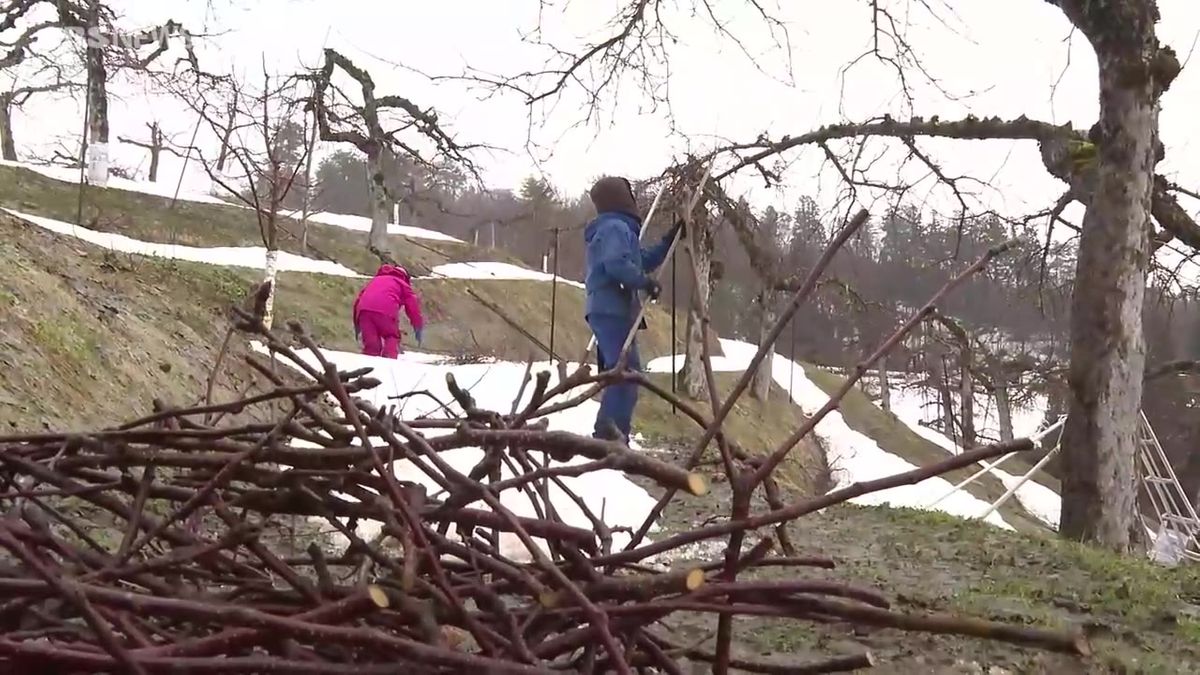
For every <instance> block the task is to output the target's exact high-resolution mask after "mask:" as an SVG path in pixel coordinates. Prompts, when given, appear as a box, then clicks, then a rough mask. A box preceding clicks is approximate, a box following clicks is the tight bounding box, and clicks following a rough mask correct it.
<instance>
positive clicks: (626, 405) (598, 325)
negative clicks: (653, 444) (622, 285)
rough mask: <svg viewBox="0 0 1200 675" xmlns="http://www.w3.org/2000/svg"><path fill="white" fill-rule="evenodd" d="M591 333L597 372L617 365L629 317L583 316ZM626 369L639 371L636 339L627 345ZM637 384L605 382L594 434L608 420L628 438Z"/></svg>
mask: <svg viewBox="0 0 1200 675" xmlns="http://www.w3.org/2000/svg"><path fill="white" fill-rule="evenodd" d="M587 322H588V325H589V326H591V328H592V334H593V335H595V336H596V355H597V357H598V359H597V360H598V362H599V366H600V370H601V371H605V370H610V369H611V368H613V367H614V366H616V365H617V357H618V356H620V355H621V347H622V346H624V345H625V337H626V336H627V335H629V329H630V328H631V327H632V326H633V318H632V317H626V316H609V315H599V316H596V315H593V316H588V317H587ZM625 366H626V368H628V369H629V370H641V369H642V363H641V360H640V358H639V357H638V349H637V340H636V339H635V340H634V341H633V344H631V345H629V355H628V357H627V358H626V360H625ZM637 399H638V385H636V384H634V383H633V382H620V383H617V384H613V385H609V386H608V387H607V388H605V390H604V393H603V394H601V395H600V412H599V413H597V414H596V426H595V433H594V435H595V436H601V435H603V431H604V429H605V428H606V427H607V426H608V425H609V424H610V423H611V424H612V425H613V426H615V427H616V428H617V430H618V431H620V432H621V433H622V434H623V435H624V437H625V440H626V441H628V440H629V435H630V429H631V428H632V426H633V409H634V408H636V407H637Z"/></svg>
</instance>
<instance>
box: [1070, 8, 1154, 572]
mask: <svg viewBox="0 0 1200 675" xmlns="http://www.w3.org/2000/svg"><path fill="white" fill-rule="evenodd" d="M1059 5H1060V7H1061V8H1062V9H1063V11H1064V12H1065V13H1066V14H1067V16H1068V18H1070V19H1071V22H1072V23H1074V24H1075V25H1076V26H1077V27H1079V29H1080V30H1081V31H1082V32H1083V33H1084V34H1085V35H1086V36H1087V37H1088V40H1089V41H1090V42H1091V43H1092V46H1093V48H1094V49H1095V51H1096V57H1097V62H1098V65H1099V80H1100V121H1099V123H1098V130H1099V132H1100V133H1099V138H1098V143H1096V145H1097V146H1098V147H1097V150H1098V155H1097V166H1096V181H1097V183H1096V190H1095V192H1094V194H1093V195H1092V200H1091V202H1090V203H1089V204H1088V205H1087V209H1086V211H1085V214H1084V219H1083V232H1082V235H1081V237H1080V241H1079V254H1078V259H1077V262H1076V276H1075V285H1074V293H1073V296H1072V299H1071V327H1070V334H1071V362H1070V368H1069V375H1068V383H1069V390H1070V391H1069V395H1068V396H1069V402H1068V406H1069V407H1068V416H1067V422H1066V425H1065V428H1064V430H1063V436H1062V456H1063V462H1064V465H1065V466H1064V471H1063V476H1062V497H1063V499H1062V516H1061V523H1060V527H1059V531H1060V533H1061V534H1062V535H1063V536H1065V537H1067V538H1070V539H1075V540H1081V541H1086V542H1091V543H1096V544H1099V545H1102V546H1104V547H1106V548H1110V549H1114V550H1118V551H1128V550H1129V548H1130V544H1131V541H1130V528H1131V526H1132V525H1133V522H1134V518H1135V505H1136V496H1137V488H1136V476H1135V471H1134V467H1135V458H1136V452H1137V444H1136V436H1137V429H1138V411H1139V409H1140V407H1141V398H1142V373H1143V370H1144V367H1145V336H1144V335H1143V333H1142V309H1143V299H1144V296H1145V290H1146V274H1147V271H1148V268H1149V262H1150V237H1149V234H1150V206H1151V195H1152V191H1153V187H1154V166H1155V163H1156V151H1155V142H1156V140H1157V133H1158V96H1159V94H1160V93H1161V91H1162V88H1163V87H1165V86H1166V85H1169V79H1168V80H1167V81H1166V82H1165V83H1163V82H1159V81H1158V80H1159V77H1158V76H1157V74H1156V61H1157V59H1158V57H1159V56H1160V54H1161V52H1162V50H1160V49H1159V46H1158V41H1157V39H1156V37H1155V33H1154V23H1155V21H1156V20H1157V15H1158V12H1157V8H1156V6H1155V3H1154V2H1153V0H1104V2H1095V1H1094V0H1093V1H1088V0H1061V2H1060V3H1059ZM1176 65H1177V62H1176Z"/></svg>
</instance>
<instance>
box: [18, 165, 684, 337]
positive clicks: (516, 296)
mask: <svg viewBox="0 0 1200 675" xmlns="http://www.w3.org/2000/svg"><path fill="white" fill-rule="evenodd" d="M0 206H6V207H9V208H13V209H16V210H19V211H23V212H26V213H31V214H33V215H40V216H44V217H47V218H55V219H58V220H63V221H66V222H74V221H75V217H76V211H77V208H78V188H77V187H76V186H74V185H72V184H69V183H65V182H63V181H58V180H54V179H52V178H48V177H46V176H43V175H41V174H39V173H36V172H34V171H30V170H28V169H23V168H19V167H12V166H0ZM83 212H84V218H83V222H84V225H85V226H87V227H89V228H91V229H95V230H99V231H102V232H114V233H118V234H123V235H125V236H128V237H132V238H135V239H141V240H143V241H151V242H159V243H178V244H184V245H189V246H261V245H262V239H261V237H260V235H259V230H258V224H257V221H256V220H255V218H254V215H253V212H251V211H250V210H248V209H243V208H238V207H235V206H223V205H217V204H200V203H192V202H183V201H181V202H178V203H177V204H175V205H174V206H172V205H171V200H170V199H166V198H163V197H158V196H154V195H146V194H142V193H138V192H129V191H125V190H116V189H87V190H85V192H84V211H83ZM281 230H282V231H283V233H284V234H283V236H282V242H281V247H282V249H283V250H285V251H289V252H292V253H296V254H301V255H308V256H309V257H316V258H327V259H330V260H335V261H337V262H339V263H341V264H343V265H346V266H347V267H350V268H351V269H355V270H358V271H359V272H362V273H366V274H369V273H370V272H372V271H373V270H374V269H375V267H376V266H377V264H378V261H377V260H376V259H375V258H374V256H372V255H371V254H370V253H368V252H367V250H366V243H367V238H366V234H365V233H362V232H355V231H352V230H347V229H345V228H340V227H335V226H332V225H322V224H319V223H312V224H310V225H309V237H308V239H309V243H310V250H309V251H308V252H307V253H305V252H304V251H303V250H302V248H301V246H300V244H299V232H300V227H299V223H297V222H295V221H291V220H287V219H284V220H283V221H282V224H281ZM389 239H390V249H391V253H392V254H393V256H394V257H395V258H396V259H397V260H398V261H399V262H400V263H401V264H403V265H405V266H406V267H408V268H410V269H411V270H413V271H414V273H415V274H425V273H426V272H428V270H429V269H431V268H432V267H434V266H436V265H441V264H444V263H448V262H469V261H485V260H487V261H501V262H509V263H513V264H518V261H517V260H516V259H515V258H513V257H512V256H509V255H507V254H505V253H504V252H502V251H497V250H493V249H486V250H485V249H478V248H475V247H473V246H470V245H467V244H460V243H455V242H445V241H433V240H424V239H412V238H408V237H403V236H399V235H391V236H390V237H389ZM72 246H73V247H74V248H76V249H79V250H93V251H99V249H97V248H95V247H91V246H90V245H88V244H85V243H82V242H73V243H72ZM199 267H200V266H188V267H187V269H188V273H189V274H192V275H199V276H200V277H204V278H205V279H207V281H208V282H211V283H213V284H214V285H216V286H221V287H223V288H227V289H237V290H236V291H235V292H233V293H232V295H234V296H236V297H237V298H240V297H241V294H242V293H244V290H241V289H242V284H245V285H251V284H253V282H254V281H255V279H256V278H257V275H256V274H255V273H254V272H253V271H252V270H243V269H236V268H214V267H212V266H208V267H209V269H207V270H200V269H198V268H199ZM197 283H206V282H205V281H201V280H197ZM361 284H362V281H361V280H354V279H342V278H336V277H325V276H318V275H304V274H286V273H285V274H283V275H281V279H280V281H279V285H278V298H279V299H278V302H279V303H280V315H281V316H282V317H284V318H295V319H300V320H302V321H304V322H305V324H306V325H307V326H308V327H309V328H310V329H311V330H312V332H313V333H314V335H315V336H316V337H317V338H318V339H319V340H320V341H321V342H322V343H323V344H325V345H328V346H330V347H332V348H337V349H354V335H353V329H352V327H351V324H350V305H351V303H352V302H353V301H354V296H355V294H356V293H357V292H358V289H359V287H360V286H361ZM416 285H417V289H418V290H419V291H420V292H421V294H422V296H423V300H424V305H425V312H426V315H427V319H428V320H429V322H430V325H429V327H428V329H427V330H426V333H427V336H426V345H425V346H426V348H428V349H430V350H432V351H437V352H446V353H453V354H468V353H473V354H481V355H487V356H495V357H499V358H505V359H514V360H523V359H527V358H529V357H530V356H531V355H533V354H535V353H536V352H537V347H535V346H534V345H533V343H531V342H530V341H529V340H528V339H527V338H525V337H524V336H522V335H521V333H520V332H519V331H517V330H514V329H513V328H512V327H511V326H510V325H509V324H508V322H506V321H505V320H503V319H501V318H500V317H499V316H497V315H496V314H495V313H494V312H493V311H491V310H489V309H487V308H486V307H485V306H484V305H482V304H480V303H479V302H478V301H477V300H475V299H474V298H472V297H471V295H470V294H469V293H467V289H472V290H474V291H475V292H476V293H478V294H479V295H480V296H482V297H484V298H485V299H487V300H490V301H491V302H493V303H494V304H496V305H499V306H500V307H501V309H502V310H503V311H504V312H505V314H506V315H508V317H509V318H510V319H512V320H513V321H514V322H516V323H517V324H519V325H521V326H522V327H523V328H525V330H527V331H529V332H530V333H532V334H533V335H535V336H536V337H538V339H540V340H541V341H542V343H543V344H546V345H548V344H549V342H550V311H549V310H550V296H551V288H550V284H547V283H544V282H538V281H516V282H514V281H494V280H469V281H468V280H457V279H456V280H420V281H418V282H417V283H416ZM199 299H207V297H206V294H202V295H201V296H200V298H199ZM224 302H225V300H224V299H222V303H224ZM557 303H558V304H557V307H556V310H555V312H554V318H555V322H554V324H555V328H554V337H555V345H554V348H555V351H556V352H558V353H560V354H562V355H563V356H564V357H566V358H571V359H574V358H577V357H578V355H579V354H581V353H582V352H583V349H584V347H585V346H586V344H587V338H588V336H589V335H590V333H589V332H588V328H587V326H586V324H585V323H584V321H583V294H582V291H580V290H579V289H578V288H575V287H572V286H567V285H560V286H559V287H558V293H557ZM647 322H648V324H649V330H647V331H644V332H643V333H642V334H641V336H640V344H641V349H642V352H643V354H645V355H646V358H653V357H655V356H661V355H665V354H667V353H669V347H670V316H669V315H668V314H667V313H665V312H663V311H662V310H661V308H659V307H651V308H650V310H649V311H648V315H647Z"/></svg>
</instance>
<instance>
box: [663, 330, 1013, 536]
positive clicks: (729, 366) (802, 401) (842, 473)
mask: <svg viewBox="0 0 1200 675" xmlns="http://www.w3.org/2000/svg"><path fill="white" fill-rule="evenodd" d="M721 349H722V351H723V353H724V354H725V355H724V356H723V357H721V358H719V359H716V358H714V359H713V369H714V370H725V371H743V370H745V369H746V366H748V365H749V363H750V360H751V359H752V358H753V357H754V354H755V352H756V351H757V350H758V348H757V346H755V345H752V344H749V343H746V342H740V341H737V340H724V339H723V340H721ZM682 363H683V361H682V359H678V361H677V364H682ZM646 369H647V370H648V371H651V372H670V370H671V357H670V356H666V357H662V358H657V359H654V360H653V361H651V362H650V363H649V364H647V366H646ZM771 375H772V378H773V379H774V380H775V382H776V383H777V384H779V386H781V387H783V388H784V389H785V390H788V389H789V386H790V388H791V389H790V392H789V393H790V395H791V397H792V400H793V401H794V402H795V403H796V405H798V406H800V409H801V410H803V411H804V414H806V415H813V414H815V413H816V412H817V411H818V410H820V409H821V407H822V406H824V405H825V403H826V402H828V400H829V396H828V395H826V394H825V392H824V391H823V390H822V389H821V388H820V387H818V386H817V385H816V384H814V383H813V382H812V381H811V380H809V379H808V377H807V376H806V375H805V373H804V369H803V368H802V367H800V366H799V365H798V364H795V363H793V362H792V361H790V360H789V359H785V358H783V357H782V356H779V355H776V356H775V358H774V360H773V361H772V369H771ZM815 431H816V434H817V438H818V439H819V440H820V442H821V445H822V447H823V448H824V449H825V452H826V456H827V457H828V460H829V465H830V467H831V468H832V470H833V479H834V482H835V485H834V489H840V488H844V487H847V486H849V485H851V484H853V483H857V482H863V481H869V480H875V479H877V478H884V477H887V476H891V475H894V474H897V473H902V472H905V471H912V470H913V469H916V468H918V467H917V466H916V465H914V464H911V463H909V462H907V461H905V460H904V459H901V458H900V457H897V456H896V455H894V454H892V453H890V452H887V451H886V450H883V449H882V448H880V447H879V444H878V443H876V442H875V441H874V440H873V439H871V438H870V437H869V436H866V435H865V434H862V433H860V432H858V431H855V430H854V429H851V428H850V427H849V425H847V424H846V421H845V419H843V417H842V414H841V413H840V412H838V411H836V410H835V411H833V412H831V413H829V414H828V415H826V416H825V417H824V418H822V420H821V422H820V423H819V424H818V425H817V427H816V429H815ZM953 487H954V486H953V485H951V484H950V482H949V481H947V480H946V479H944V478H939V477H934V478H927V479H926V480H923V481H921V482H920V483H917V484H916V485H903V486H900V487H895V488H891V489H889V490H883V491H881V492H874V493H871V494H867V495H863V496H861V497H857V498H855V499H852V500H850V501H851V502H852V503H854V504H863V505H878V504H886V505H889V506H897V507H901V506H904V507H911V508H918V509H928V508H934V509H937V510H939V511H944V512H946V513H949V514H951V515H955V516H959V517H961V518H976V517H978V516H980V515H981V514H982V513H983V512H984V511H985V510H986V509H987V508H988V503H987V502H984V501H982V500H980V499H977V498H976V497H974V496H972V495H971V494H969V493H967V492H965V491H962V490H958V491H955V492H954V493H953V494H952V495H950V496H949V497H947V498H945V499H943V500H942V501H941V502H940V503H938V504H937V505H936V506H932V504H933V502H934V501H936V500H938V499H940V498H941V497H942V496H943V495H945V494H946V493H947V492H950V491H951V490H953ZM986 522H988V523H991V524H992V525H995V526H997V527H1001V528H1004V529H1013V528H1012V526H1010V525H1009V524H1008V523H1007V522H1005V521H1004V519H1003V518H1002V517H1001V516H1000V514H998V513H993V514H990V515H989V516H988V517H987V519H986Z"/></svg>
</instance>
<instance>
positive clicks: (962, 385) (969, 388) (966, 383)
mask: <svg viewBox="0 0 1200 675" xmlns="http://www.w3.org/2000/svg"><path fill="white" fill-rule="evenodd" d="M971 358H972V355H971V350H970V349H969V348H968V347H963V348H962V351H961V352H960V353H959V369H958V370H959V392H958V396H959V407H960V408H961V410H960V412H959V416H960V417H961V418H962V448H963V450H970V449H971V448H973V447H975V446H976V445H977V444H978V439H977V436H976V432H975V378H974V377H972V376H971Z"/></svg>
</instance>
